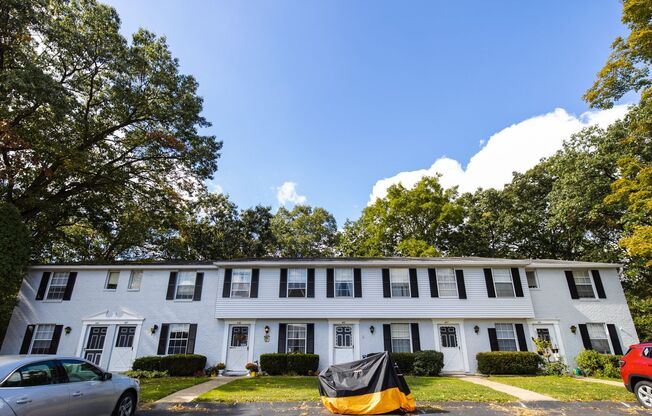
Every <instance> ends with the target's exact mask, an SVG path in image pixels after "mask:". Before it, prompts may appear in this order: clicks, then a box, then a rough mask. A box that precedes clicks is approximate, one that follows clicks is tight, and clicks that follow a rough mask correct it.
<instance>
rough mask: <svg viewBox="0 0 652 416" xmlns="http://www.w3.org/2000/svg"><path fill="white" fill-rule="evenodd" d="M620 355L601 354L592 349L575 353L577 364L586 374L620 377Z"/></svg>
mask: <svg viewBox="0 0 652 416" xmlns="http://www.w3.org/2000/svg"><path fill="white" fill-rule="evenodd" d="M621 358H622V355H612V354H601V353H599V352H597V351H593V350H584V351H582V352H581V353H579V354H578V355H577V357H576V358H575V361H577V366H578V367H579V368H580V370H582V373H584V375H586V376H598V377H612V378H619V377H620V363H619V362H618V361H619V360H620V359H621Z"/></svg>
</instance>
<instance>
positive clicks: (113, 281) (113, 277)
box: [104, 272, 120, 290]
mask: <svg viewBox="0 0 652 416" xmlns="http://www.w3.org/2000/svg"><path fill="white" fill-rule="evenodd" d="M118 280H120V272H109V275H108V276H107V277H106V283H105V284H104V289H106V290H116V289H117V288H118Z"/></svg>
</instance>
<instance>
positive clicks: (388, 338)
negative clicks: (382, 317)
mask: <svg viewBox="0 0 652 416" xmlns="http://www.w3.org/2000/svg"><path fill="white" fill-rule="evenodd" d="M383 341H384V342H385V351H388V352H392V326H391V325H390V324H383Z"/></svg>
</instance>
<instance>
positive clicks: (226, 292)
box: [222, 269, 233, 298]
mask: <svg viewBox="0 0 652 416" xmlns="http://www.w3.org/2000/svg"><path fill="white" fill-rule="evenodd" d="M232 275H233V270H232V269H224V285H223V286H222V297H223V298H230V297H231V276H232Z"/></svg>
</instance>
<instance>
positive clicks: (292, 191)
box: [276, 181, 307, 205]
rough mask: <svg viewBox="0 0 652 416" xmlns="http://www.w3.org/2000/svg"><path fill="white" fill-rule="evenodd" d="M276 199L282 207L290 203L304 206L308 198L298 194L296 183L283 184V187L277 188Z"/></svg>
mask: <svg viewBox="0 0 652 416" xmlns="http://www.w3.org/2000/svg"><path fill="white" fill-rule="evenodd" d="M276 199H278V203H279V204H281V205H286V204H287V203H288V202H289V203H292V204H303V203H305V202H306V200H307V198H306V197H305V195H299V194H298V193H297V184H296V182H289V181H287V182H283V185H281V186H279V187H277V188H276Z"/></svg>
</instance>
